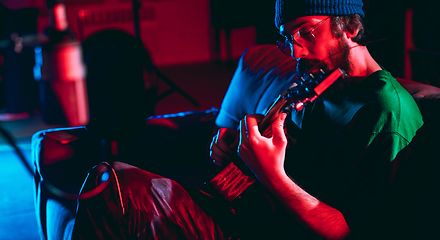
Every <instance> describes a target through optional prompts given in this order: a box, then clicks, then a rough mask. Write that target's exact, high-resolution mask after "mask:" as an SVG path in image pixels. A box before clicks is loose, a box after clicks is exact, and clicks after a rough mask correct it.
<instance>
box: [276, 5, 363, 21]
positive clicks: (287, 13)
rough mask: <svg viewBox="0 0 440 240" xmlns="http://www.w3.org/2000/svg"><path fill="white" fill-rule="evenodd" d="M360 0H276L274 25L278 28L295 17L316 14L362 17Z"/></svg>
mask: <svg viewBox="0 0 440 240" xmlns="http://www.w3.org/2000/svg"><path fill="white" fill-rule="evenodd" d="M363 5H364V4H363V3H362V0H276V3H275V25H276V26H277V28H280V26H281V25H283V24H284V23H286V22H289V21H291V20H293V19H295V18H299V17H304V16H317V15H324V16H329V15H334V16H342V15H352V14H359V15H360V16H361V17H364V12H363V11H362V6H363Z"/></svg>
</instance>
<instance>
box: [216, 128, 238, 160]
mask: <svg viewBox="0 0 440 240" xmlns="http://www.w3.org/2000/svg"><path fill="white" fill-rule="evenodd" d="M239 139H240V138H239V135H238V130H236V129H231V128H220V129H219V130H218V132H217V134H216V135H215V136H214V137H213V138H212V142H211V151H210V156H211V158H212V160H213V161H212V162H213V163H214V164H215V165H217V166H219V167H224V166H226V165H227V164H229V163H230V159H231V157H232V156H233V155H235V154H237V146H238V141H239Z"/></svg>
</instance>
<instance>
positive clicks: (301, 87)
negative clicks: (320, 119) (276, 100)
mask: <svg viewBox="0 0 440 240" xmlns="http://www.w3.org/2000/svg"><path fill="white" fill-rule="evenodd" d="M345 76H346V74H345V72H344V71H343V70H341V69H340V68H337V69H335V70H333V71H331V72H329V73H326V72H325V71H324V70H322V69H320V70H319V71H318V72H316V73H307V74H305V75H304V76H302V77H300V78H298V79H297V80H296V81H295V82H294V83H293V84H292V85H291V86H290V87H289V88H288V89H287V91H286V92H285V94H284V95H283V98H284V99H286V100H287V102H288V103H290V104H291V105H292V107H294V108H295V109H296V110H297V111H301V110H302V109H303V107H304V105H305V104H307V103H309V102H313V101H315V99H316V98H317V97H318V96H319V95H321V94H322V93H323V92H324V91H325V90H326V89H327V88H329V87H330V86H331V85H332V84H333V83H334V82H336V80H338V79H339V78H340V77H342V78H344V77H345Z"/></svg>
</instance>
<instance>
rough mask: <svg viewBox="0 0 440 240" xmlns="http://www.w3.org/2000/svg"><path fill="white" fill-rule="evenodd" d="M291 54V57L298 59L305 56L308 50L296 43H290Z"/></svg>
mask: <svg viewBox="0 0 440 240" xmlns="http://www.w3.org/2000/svg"><path fill="white" fill-rule="evenodd" d="M291 51H292V52H291V55H292V57H293V58H296V59H300V58H305V57H307V55H308V54H309V51H308V50H307V48H305V47H301V46H299V45H298V44H295V43H294V44H292V47H291Z"/></svg>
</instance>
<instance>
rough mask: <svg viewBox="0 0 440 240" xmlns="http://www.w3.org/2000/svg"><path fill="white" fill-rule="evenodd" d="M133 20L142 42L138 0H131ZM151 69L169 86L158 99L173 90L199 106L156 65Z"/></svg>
mask: <svg viewBox="0 0 440 240" xmlns="http://www.w3.org/2000/svg"><path fill="white" fill-rule="evenodd" d="M132 2H133V4H132V5H133V22H134V34H135V36H136V38H137V39H139V41H141V42H142V39H141V35H140V27H139V26H140V25H139V10H140V9H141V3H140V2H139V0H133V1H132ZM152 67H153V70H154V71H155V73H156V75H157V76H158V77H159V78H160V79H162V80H163V81H164V82H165V83H167V84H168V85H169V86H170V88H169V89H168V90H167V91H165V92H163V93H161V94H159V96H157V99H158V101H159V100H161V99H163V98H165V97H166V96H168V95H170V94H171V93H173V92H177V93H179V94H180V95H182V96H183V97H184V98H186V99H188V101H190V102H191V104H192V105H194V106H195V107H198V106H200V104H199V102H198V101H197V100H196V99H194V98H193V97H192V96H191V95H189V94H188V93H187V92H185V91H184V90H183V89H181V88H180V87H178V86H177V85H176V84H175V83H174V82H173V81H171V79H169V78H168V77H167V76H166V75H165V74H163V73H162V72H161V71H159V69H157V68H156V66H154V65H153V66H152Z"/></svg>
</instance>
